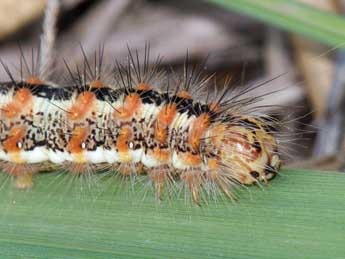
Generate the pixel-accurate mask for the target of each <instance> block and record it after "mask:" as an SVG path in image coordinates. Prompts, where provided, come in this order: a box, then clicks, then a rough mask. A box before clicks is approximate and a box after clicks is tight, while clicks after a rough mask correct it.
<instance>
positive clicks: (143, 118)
mask: <svg viewBox="0 0 345 259" xmlns="http://www.w3.org/2000/svg"><path fill="white" fill-rule="evenodd" d="M102 55H103V54H102ZM95 59H96V58H95ZM100 60H102V59H101V58H99V59H98V62H96V60H95V62H94V63H95V67H94V68H92V67H91V66H90V63H91V62H89V61H88V59H86V58H85V62H84V68H83V70H79V69H78V71H79V72H78V73H76V74H73V73H72V72H70V69H69V67H68V66H67V69H68V72H69V74H70V76H71V78H72V80H71V81H72V82H71V83H70V84H64V85H62V84H56V83H51V82H46V81H44V80H42V79H40V78H39V77H38V76H34V75H32V74H31V75H30V76H29V77H27V78H26V79H21V80H15V79H14V77H13V76H12V74H11V73H10V72H9V69H8V67H7V66H6V65H4V64H3V66H4V68H5V70H6V72H7V73H8V75H9V76H10V78H11V81H9V82H2V83H0V120H1V121H0V122H1V123H0V169H1V170H2V171H4V172H6V173H7V174H9V175H12V176H15V177H17V178H18V181H17V187H18V188H27V187H30V186H31V185H32V181H31V178H32V176H33V175H34V174H35V173H38V172H40V171H45V170H49V168H51V167H52V165H53V166H54V167H60V168H64V169H67V170H69V171H71V172H73V173H77V174H83V173H84V172H86V171H90V170H92V171H95V172H96V171H97V170H98V169H100V168H104V167H105V166H106V167H108V168H110V169H113V168H115V169H116V171H118V172H119V173H120V174H121V175H124V176H125V175H136V174H142V173H146V174H147V176H148V179H150V181H152V183H153V186H154V188H155V190H156V196H157V198H159V199H160V198H161V194H162V192H163V191H164V186H166V183H168V182H171V181H180V182H182V183H183V184H185V185H186V186H187V187H188V189H189V190H190V192H191V195H192V198H193V200H194V202H198V201H199V198H200V197H199V196H200V195H199V193H200V190H201V189H203V188H205V186H206V185H208V184H209V183H211V184H212V185H213V186H216V187H217V188H218V189H219V190H220V191H222V192H224V193H225V194H226V195H227V196H228V197H230V198H232V192H231V190H232V186H233V185H235V184H253V183H258V182H260V181H264V182H266V181H268V180H270V179H272V178H273V177H274V176H275V175H276V174H277V171H278V170H279V167H280V164H281V162H280V156H279V153H278V148H277V141H276V139H275V137H274V136H273V133H272V131H271V129H270V124H271V122H269V121H268V120H267V119H266V117H261V116H257V115H247V114H245V113H243V112H242V108H243V106H245V104H246V103H247V102H248V100H247V99H243V100H241V95H237V96H235V97H228V88H226V89H225V91H224V93H223V94H222V95H221V97H218V98H217V97H214V98H213V100H212V101H209V100H210V99H212V98H209V96H210V95H211V93H210V92H209V90H207V91H208V94H207V96H208V98H207V99H206V100H205V101H198V100H194V99H193V95H194V93H199V92H200V91H201V90H202V88H204V89H206V86H205V85H206V82H207V81H208V80H209V78H202V77H201V71H197V70H196V69H195V68H193V69H192V70H191V71H190V72H189V73H188V71H187V70H188V69H187V68H188V66H187V65H186V71H185V72H187V73H185V74H184V77H183V79H182V80H175V82H174V83H171V82H170V80H169V78H168V77H164V71H161V70H159V69H158V66H157V65H154V66H149V65H148V62H147V60H148V57H147V55H146V49H145V60H144V62H143V64H141V63H140V61H139V58H138V53H137V56H136V58H133V55H132V53H131V52H130V53H129V58H128V60H129V61H128V64H127V65H120V64H119V63H117V65H116V67H115V69H114V71H113V72H112V75H113V76H114V80H113V82H111V83H108V82H106V81H105V80H102V75H101V73H100V72H101V70H102V69H101V66H102V61H100ZM80 71H84V72H83V73H81V72H80ZM157 81H160V82H159V84H157ZM157 85H160V89H158V88H157ZM247 90H248V89H247Z"/></svg>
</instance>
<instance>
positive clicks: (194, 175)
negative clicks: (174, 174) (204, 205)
mask: <svg viewBox="0 0 345 259" xmlns="http://www.w3.org/2000/svg"><path fill="white" fill-rule="evenodd" d="M202 177H203V174H202V171H201V170H198V169H191V170H185V171H183V173H182V174H181V180H182V181H183V182H184V183H185V184H186V185H187V186H188V188H189V191H190V193H191V194H192V199H193V201H194V202H195V203H196V204H199V192H200V188H201V185H202Z"/></svg>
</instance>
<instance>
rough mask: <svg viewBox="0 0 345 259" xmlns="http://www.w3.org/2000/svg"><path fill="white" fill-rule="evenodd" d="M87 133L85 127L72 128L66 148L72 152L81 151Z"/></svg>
mask: <svg viewBox="0 0 345 259" xmlns="http://www.w3.org/2000/svg"><path fill="white" fill-rule="evenodd" d="M88 134H89V130H88V129H87V128H82V127H77V128H75V129H74V130H73V134H72V137H71V139H70V141H69V142H68V145H67V150H68V151H69V152H71V153H72V154H77V153H82V152H83V148H82V143H83V142H85V141H86V139H87V137H88Z"/></svg>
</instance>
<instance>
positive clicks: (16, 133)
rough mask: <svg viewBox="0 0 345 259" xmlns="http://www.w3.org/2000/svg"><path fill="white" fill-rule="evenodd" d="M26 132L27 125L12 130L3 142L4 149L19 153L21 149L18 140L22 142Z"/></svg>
mask: <svg viewBox="0 0 345 259" xmlns="http://www.w3.org/2000/svg"><path fill="white" fill-rule="evenodd" d="M25 134H26V128H25V127H15V128H12V129H11V130H10V133H9V136H8V137H7V139H6V140H5V141H4V142H3V143H2V145H3V147H4V150H5V151H7V152H9V153H17V152H19V151H20V148H19V147H18V142H20V141H21V140H22V139H23V138H24V137H25Z"/></svg>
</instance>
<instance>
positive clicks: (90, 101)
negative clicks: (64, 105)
mask: <svg viewBox="0 0 345 259" xmlns="http://www.w3.org/2000/svg"><path fill="white" fill-rule="evenodd" d="M95 101H96V96H95V94H94V93H91V92H83V93H81V94H79V95H78V97H77V99H76V101H75V104H73V105H72V107H71V108H69V110H68V118H69V119H70V120H81V119H84V118H85V117H86V116H87V115H88V113H89V112H90V110H92V108H93V105H94V102H95Z"/></svg>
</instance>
